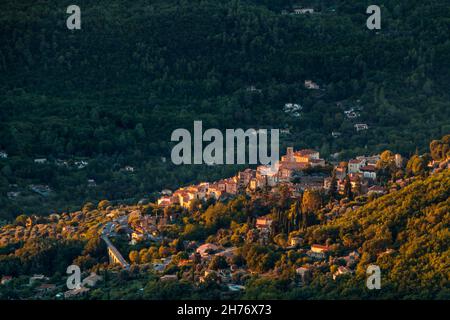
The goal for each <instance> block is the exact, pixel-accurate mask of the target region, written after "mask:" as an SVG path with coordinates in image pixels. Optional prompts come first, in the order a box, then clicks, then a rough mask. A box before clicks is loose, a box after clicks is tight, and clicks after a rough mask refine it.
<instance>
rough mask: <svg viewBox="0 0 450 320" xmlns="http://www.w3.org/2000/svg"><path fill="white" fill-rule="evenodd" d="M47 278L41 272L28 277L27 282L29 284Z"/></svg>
mask: <svg viewBox="0 0 450 320" xmlns="http://www.w3.org/2000/svg"><path fill="white" fill-rule="evenodd" d="M48 280H49V278H48V277H46V276H44V275H43V274H35V275H33V276H32V277H30V278H29V279H28V284H29V285H30V286H31V285H33V283H35V282H36V281H48Z"/></svg>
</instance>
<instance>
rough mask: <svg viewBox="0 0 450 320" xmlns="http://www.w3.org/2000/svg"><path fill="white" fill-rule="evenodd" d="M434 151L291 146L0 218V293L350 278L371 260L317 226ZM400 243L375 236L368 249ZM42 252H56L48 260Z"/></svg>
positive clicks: (93, 294) (68, 293)
mask: <svg viewBox="0 0 450 320" xmlns="http://www.w3.org/2000/svg"><path fill="white" fill-rule="evenodd" d="M442 143H444V142H442ZM440 146H441V145H439V148H440ZM435 158H439V159H432V158H430V157H429V156H427V155H424V156H417V155H415V156H413V157H412V158H411V159H409V161H406V160H405V159H403V158H402V157H401V156H400V155H399V154H393V153H392V152H390V151H385V152H383V153H382V154H379V155H372V156H358V157H356V158H354V159H350V160H349V161H348V162H340V163H330V162H327V161H326V160H324V159H322V158H321V157H320V154H319V152H317V151H315V150H310V149H305V150H299V151H295V150H294V149H293V148H292V147H289V148H287V151H286V154H285V155H284V156H282V158H281V160H280V161H279V162H278V163H277V165H276V166H275V167H270V166H258V167H257V168H256V169H246V170H243V171H241V172H239V173H238V174H237V175H235V176H234V177H231V178H227V179H222V180H219V181H215V182H202V183H199V184H197V185H190V186H186V187H182V188H179V189H177V190H175V191H171V190H163V191H161V196H160V198H159V199H157V201H156V202H155V203H147V202H145V201H142V202H140V203H139V204H137V205H134V206H127V205H118V206H113V205H111V204H110V203H109V202H108V201H107V200H103V201H101V202H100V203H98V205H94V204H92V203H87V204H86V205H85V206H84V207H83V209H82V210H81V211H78V212H72V213H62V214H52V215H50V216H48V217H40V216H35V215H31V216H25V215H23V216H19V217H18V218H17V219H16V221H15V222H14V223H13V224H9V225H5V226H3V227H2V228H1V229H0V247H1V248H2V249H1V250H2V251H1V256H0V263H1V268H0V270H1V271H0V272H1V274H0V275H1V286H0V293H2V294H3V295H4V296H8V295H9V294H12V291H11V290H12V288H15V290H14V295H15V296H14V297H15V298H30V297H31V298H38V299H39V298H45V299H48V298H51V299H74V298H75V299H78V298H85V297H90V298H102V297H105V294H107V296H108V297H109V298H121V295H127V294H130V293H129V292H128V291H127V290H129V288H130V286H129V285H128V284H126V285H125V283H124V282H123V281H124V279H126V280H127V281H129V283H132V284H133V286H132V288H133V290H138V292H140V294H141V295H144V297H146V298H152V297H153V298H154V297H155V296H153V295H154V294H155V292H154V290H155V286H156V287H158V288H160V287H159V286H163V287H164V286H169V287H170V286H172V285H174V284H177V285H178V286H182V284H186V283H189V284H190V285H191V286H194V288H196V289H195V290H200V291H201V290H202V288H203V289H204V288H205V286H206V287H208V288H209V286H211V285H213V287H214V288H215V289H214V290H212V291H211V290H210V289H208V290H210V291H211V292H215V293H209V294H216V296H215V297H216V298H217V297H219V298H230V297H240V296H242V295H243V294H245V292H246V290H247V285H248V284H252V283H253V282H252V281H256V280H255V279H258V278H263V279H264V278H267V279H289V281H290V282H292V285H294V286H297V287H299V288H302V287H305V286H308V284H309V283H310V282H311V281H313V279H315V278H317V277H318V276H325V277H326V279H330V281H338V279H339V278H341V277H345V278H346V279H351V278H354V277H356V276H357V274H358V273H359V274H364V272H365V270H364V269H362V267H358V266H359V265H360V264H359V263H360V262H361V264H362V263H363V262H364V263H367V261H362V260H361V259H363V260H367V259H368V258H367V256H366V254H365V253H364V252H365V251H364V250H367V248H366V249H364V250H363V249H362V248H361V247H360V246H359V245H357V244H356V243H353V242H352V240H351V236H348V237H349V238H348V239H346V238H344V239H345V240H344V241H341V240H339V241H336V240H333V238H332V237H331V236H324V235H322V233H323V232H322V231H320V232H317V229H314V228H315V226H317V227H320V226H326V225H327V223H328V222H332V221H335V220H336V219H339V218H340V217H344V216H347V215H349V214H352V213H355V214H356V212H358V209H359V208H362V207H364V206H365V205H366V204H369V203H370V202H371V201H374V199H377V198H379V197H381V196H383V195H385V194H390V193H392V194H395V193H396V192H398V191H400V190H404V189H405V188H406V187H407V186H408V185H410V184H413V183H414V182H415V181H416V180H417V179H418V177H419V176H423V175H436V174H441V173H442V172H444V173H445V174H448V169H449V166H450V157H449V156H448V155H444V156H438V157H435ZM311 230H313V231H311ZM314 230H316V231H314ZM326 232H327V231H326ZM326 232H325V233H326ZM353 241H355V240H353ZM397 250H398V248H396V247H395V246H394V245H388V244H386V245H380V246H379V247H377V249H376V250H375V251H374V257H375V259H382V258H383V257H384V256H386V255H395V254H396V252H397ZM363 255H364V257H363ZM41 259H43V261H46V262H47V263H48V262H49V261H53V260H54V259H59V260H58V261H57V262H56V260H55V261H53V262H51V264H52V267H51V268H46V267H43V261H41ZM52 259H53V260H52ZM53 263H54V264H53ZM71 264H75V265H78V266H80V268H81V269H82V271H83V282H82V286H81V287H80V288H77V289H72V290H68V289H67V287H66V282H65V280H66V278H67V276H65V275H64V274H65V268H67V267H68V266H69V265H71ZM149 279H150V280H149ZM127 283H128V282H127ZM149 283H152V290H153V291H152V290H150V289H149V288H148V287H149V286H150V284H149ZM100 284H101V285H100ZM17 288H21V289H20V290H18V289H17ZM105 288H106V289H105ZM158 290H159V289H158ZM200 291H199V292H200ZM106 292H107V293H106ZM199 294H200V293H199ZM131 297H133V298H135V297H136V296H135V294H134V293H133V294H132V295H131ZM156 298H161V297H156Z"/></svg>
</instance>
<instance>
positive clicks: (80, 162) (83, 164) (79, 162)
mask: <svg viewBox="0 0 450 320" xmlns="http://www.w3.org/2000/svg"><path fill="white" fill-rule="evenodd" d="M74 164H75V167H76V168H77V169H79V170H81V169H84V168H86V167H87V166H88V164H89V163H88V162H87V161H85V160H77V161H75V162H74Z"/></svg>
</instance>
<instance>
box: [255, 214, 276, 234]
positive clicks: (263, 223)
mask: <svg viewBox="0 0 450 320" xmlns="http://www.w3.org/2000/svg"><path fill="white" fill-rule="evenodd" d="M272 223H273V220H272V219H270V218H268V217H259V218H257V219H256V229H258V230H260V231H265V232H270V229H271V227H272Z"/></svg>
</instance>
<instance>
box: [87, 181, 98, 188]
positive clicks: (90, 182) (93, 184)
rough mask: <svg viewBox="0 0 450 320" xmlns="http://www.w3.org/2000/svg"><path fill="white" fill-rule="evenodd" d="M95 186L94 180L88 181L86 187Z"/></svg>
mask: <svg viewBox="0 0 450 320" xmlns="http://www.w3.org/2000/svg"><path fill="white" fill-rule="evenodd" d="M96 186H97V183H96V182H95V180H94V179H88V187H90V188H93V187H96Z"/></svg>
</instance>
